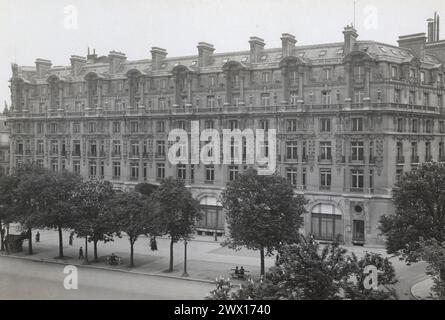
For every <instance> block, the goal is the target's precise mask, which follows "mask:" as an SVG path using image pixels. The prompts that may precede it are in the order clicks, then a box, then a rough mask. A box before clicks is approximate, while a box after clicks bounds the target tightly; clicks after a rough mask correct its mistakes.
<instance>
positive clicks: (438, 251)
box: [420, 239, 445, 300]
mask: <svg viewBox="0 0 445 320" xmlns="http://www.w3.org/2000/svg"><path fill="white" fill-rule="evenodd" d="M420 246H421V248H422V253H421V257H422V259H423V260H424V261H426V262H427V263H428V266H427V269H426V273H427V274H428V275H429V276H430V277H431V278H432V279H433V281H434V285H433V287H432V288H431V291H432V292H433V297H434V298H437V299H440V300H444V299H445V281H444V280H443V279H445V275H444V274H443V272H444V270H445V241H444V242H442V243H440V242H438V241H437V240H435V239H430V240H421V244H420Z"/></svg>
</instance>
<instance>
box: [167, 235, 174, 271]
mask: <svg viewBox="0 0 445 320" xmlns="http://www.w3.org/2000/svg"><path fill="white" fill-rule="evenodd" d="M173 244H174V242H173V238H172V239H171V241H170V268H169V269H168V271H170V272H173Z"/></svg>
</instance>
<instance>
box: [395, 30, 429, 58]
mask: <svg viewBox="0 0 445 320" xmlns="http://www.w3.org/2000/svg"><path fill="white" fill-rule="evenodd" d="M397 42H398V43H399V47H400V48H406V49H410V50H411V51H412V53H413V54H414V56H416V57H417V58H419V59H423V58H424V57H425V43H426V36H425V33H416V34H410V35H407V36H400V37H399V40H398V41H397Z"/></svg>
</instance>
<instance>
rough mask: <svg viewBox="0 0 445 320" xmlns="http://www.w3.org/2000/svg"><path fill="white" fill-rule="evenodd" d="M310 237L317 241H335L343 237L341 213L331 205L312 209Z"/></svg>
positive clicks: (320, 205)
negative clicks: (338, 237) (340, 236)
mask: <svg viewBox="0 0 445 320" xmlns="http://www.w3.org/2000/svg"><path fill="white" fill-rule="evenodd" d="M311 219H312V224H311V226H312V235H313V236H314V238H315V239H317V240H329V241H332V240H335V239H336V237H337V236H338V235H343V224H342V213H341V211H340V209H338V208H337V207H336V206H333V205H331V204H318V205H316V206H315V207H313V208H312V211H311Z"/></svg>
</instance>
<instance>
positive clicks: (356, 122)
mask: <svg viewBox="0 0 445 320" xmlns="http://www.w3.org/2000/svg"><path fill="white" fill-rule="evenodd" d="M352 131H356V132H359V131H363V118H352Z"/></svg>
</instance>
